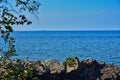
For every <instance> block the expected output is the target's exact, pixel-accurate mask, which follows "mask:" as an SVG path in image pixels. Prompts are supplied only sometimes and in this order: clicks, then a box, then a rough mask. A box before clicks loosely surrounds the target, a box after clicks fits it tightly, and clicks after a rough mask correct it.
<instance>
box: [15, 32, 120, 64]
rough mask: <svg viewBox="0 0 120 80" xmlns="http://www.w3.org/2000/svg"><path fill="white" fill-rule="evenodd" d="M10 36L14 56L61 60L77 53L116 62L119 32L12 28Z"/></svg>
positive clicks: (119, 60)
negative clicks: (13, 40) (14, 52)
mask: <svg viewBox="0 0 120 80" xmlns="http://www.w3.org/2000/svg"><path fill="white" fill-rule="evenodd" d="M14 36H15V38H16V49H17V53H18V55H19V56H17V57H16V58H21V59H23V58H25V57H27V56H28V57H29V60H36V59H40V60H45V59H57V60H59V61H64V60H65V58H66V57H68V56H78V57H79V59H85V58H95V59H97V60H102V61H105V62H106V63H114V64H117V65H120V31H16V32H15V33H14Z"/></svg>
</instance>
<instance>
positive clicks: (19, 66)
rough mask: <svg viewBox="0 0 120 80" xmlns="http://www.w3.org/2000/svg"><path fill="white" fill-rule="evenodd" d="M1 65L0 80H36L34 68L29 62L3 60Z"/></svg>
mask: <svg viewBox="0 0 120 80" xmlns="http://www.w3.org/2000/svg"><path fill="white" fill-rule="evenodd" d="M3 63H4V64H3V65H1V66H2V67H3V68H1V69H2V70H1V72H0V80H38V78H37V77H35V76H34V66H33V65H32V64H30V63H29V62H24V63H22V62H21V61H20V60H17V61H13V62H12V61H10V60H5V61H4V62H3ZM3 69H5V70H3Z"/></svg>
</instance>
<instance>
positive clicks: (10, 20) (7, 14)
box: [0, 0, 41, 59]
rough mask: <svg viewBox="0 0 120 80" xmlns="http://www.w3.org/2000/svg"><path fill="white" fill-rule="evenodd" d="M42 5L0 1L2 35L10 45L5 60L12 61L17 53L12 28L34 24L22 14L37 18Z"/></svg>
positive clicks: (29, 1)
mask: <svg viewBox="0 0 120 80" xmlns="http://www.w3.org/2000/svg"><path fill="white" fill-rule="evenodd" d="M13 3H15V4H13ZM40 5H41V4H40V2H39V1H38V0H13V1H12V4H11V3H10V2H9V0H0V34H1V38H3V39H4V41H5V44H7V45H8V49H7V51H6V52H4V56H3V59H10V57H11V56H14V55H15V52H16V50H15V45H14V42H15V39H14V37H11V35H10V34H11V33H12V32H13V28H12V26H13V25H24V24H27V25H30V24H32V22H31V21H29V20H28V19H27V17H26V15H25V14H22V13H21V12H22V11H24V12H28V13H31V14H33V15H34V16H36V12H37V11H38V9H39V6H40ZM14 7H15V8H14Z"/></svg>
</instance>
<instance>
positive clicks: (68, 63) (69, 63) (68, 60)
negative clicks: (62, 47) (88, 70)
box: [64, 57, 75, 66]
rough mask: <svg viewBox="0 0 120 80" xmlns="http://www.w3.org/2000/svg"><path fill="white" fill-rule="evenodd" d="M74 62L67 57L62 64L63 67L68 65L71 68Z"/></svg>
mask: <svg viewBox="0 0 120 80" xmlns="http://www.w3.org/2000/svg"><path fill="white" fill-rule="evenodd" d="M74 62H75V58H74V57H67V58H66V61H65V62H64V65H68V66H72V65H73V64H74Z"/></svg>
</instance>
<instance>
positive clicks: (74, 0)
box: [15, 0, 120, 30]
mask: <svg viewBox="0 0 120 80" xmlns="http://www.w3.org/2000/svg"><path fill="white" fill-rule="evenodd" d="M40 2H41V4H42V5H41V7H40V9H39V14H38V15H39V18H40V22H38V21H37V20H36V19H35V17H32V16H31V15H29V19H30V20H32V21H33V24H32V25H30V26H26V25H24V26H23V27H15V30H120V0H40Z"/></svg>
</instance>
